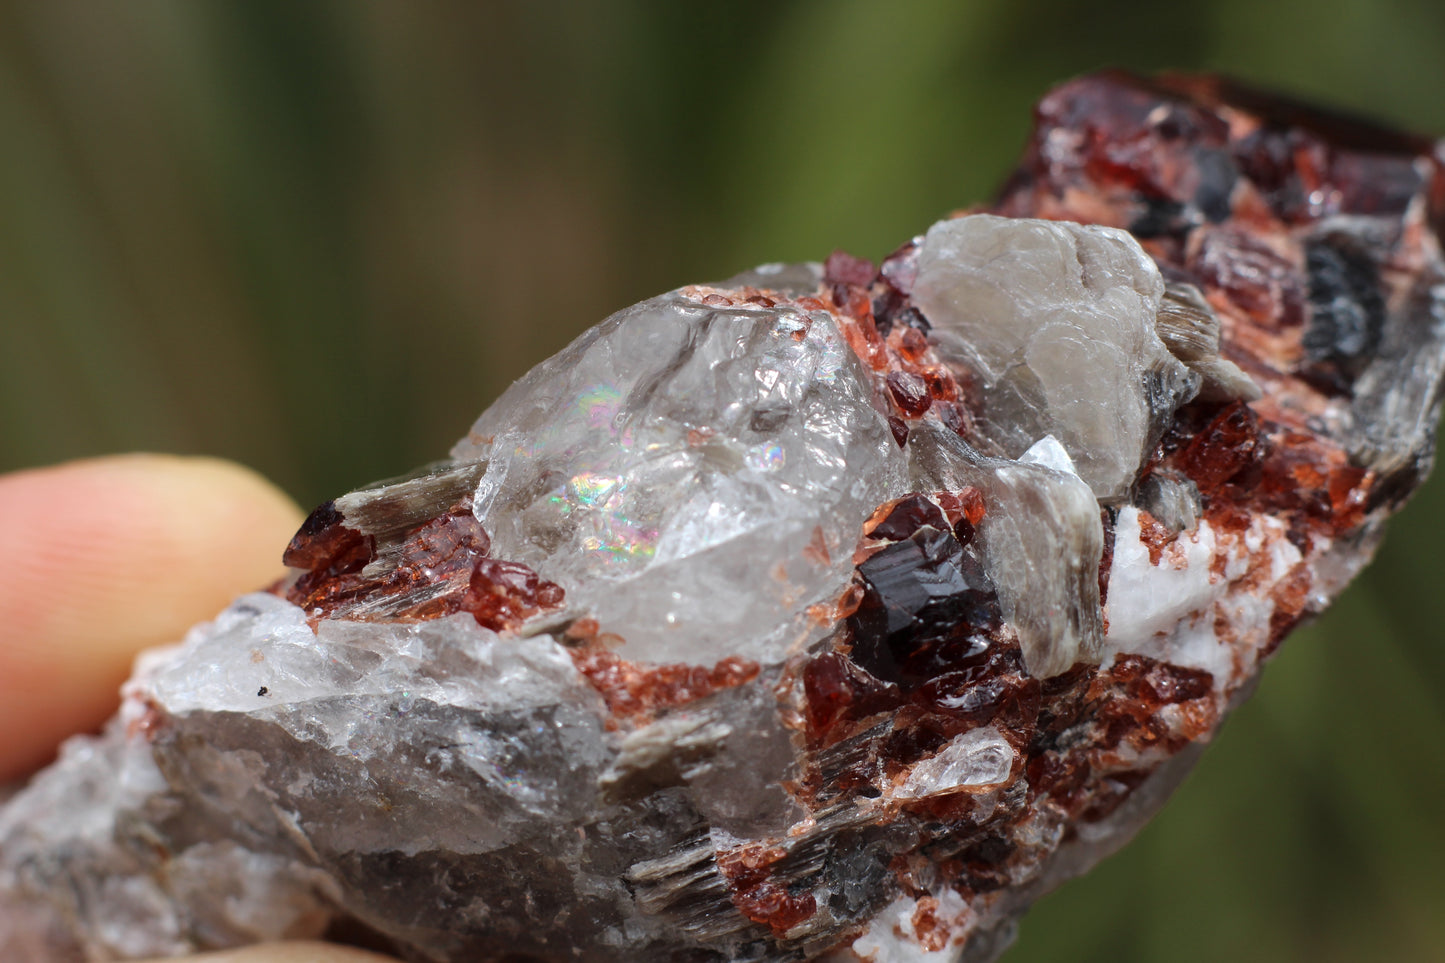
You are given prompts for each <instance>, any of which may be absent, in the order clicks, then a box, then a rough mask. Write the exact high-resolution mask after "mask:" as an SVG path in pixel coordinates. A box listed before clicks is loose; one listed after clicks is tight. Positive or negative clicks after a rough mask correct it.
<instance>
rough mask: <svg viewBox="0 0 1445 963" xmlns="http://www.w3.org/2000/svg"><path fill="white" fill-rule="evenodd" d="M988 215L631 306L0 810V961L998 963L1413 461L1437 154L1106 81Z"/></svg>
mask: <svg viewBox="0 0 1445 963" xmlns="http://www.w3.org/2000/svg"><path fill="white" fill-rule="evenodd" d="M1036 113H1037V126H1036V129H1035V132H1034V135H1033V138H1032V140H1031V142H1030V145H1029V147H1028V150H1027V152H1026V155H1025V157H1024V161H1023V163H1022V165H1021V166H1020V168H1019V170H1018V171H1017V172H1016V173H1015V175H1014V176H1013V178H1012V179H1011V180H1010V181H1009V183H1008V184H1007V186H1006V187H1005V189H1004V191H1003V193H1002V194H1001V196H1000V198H999V200H998V201H997V203H996V204H995V205H993V206H992V208H990V209H989V210H987V211H983V210H980V211H975V212H971V213H968V214H966V215H961V216H956V217H953V218H950V219H947V220H944V221H940V222H939V223H937V224H935V225H933V226H932V227H931V228H929V229H928V231H927V232H925V233H924V234H922V235H920V236H919V237H917V238H915V239H913V240H912V241H910V242H909V243H908V244H905V245H904V246H903V247H902V248H900V249H899V250H898V251H896V252H895V253H894V254H892V255H891V256H890V257H888V258H887V259H886V260H885V261H884V262H883V263H882V264H881V265H877V266H875V265H873V264H870V263H868V262H866V261H862V260H860V259H857V258H852V257H849V256H847V255H844V254H835V255H834V256H833V257H831V258H829V259H828V261H827V263H826V264H824V265H797V266H776V265H775V266H767V267H763V268H759V269H758V270H756V271H754V272H750V273H748V274H745V275H742V276H739V277H737V278H733V279H731V280H729V281H727V282H724V283H721V284H717V285H704V286H693V287H687V288H683V289H680V290H678V291H674V292H671V293H669V294H665V295H662V296H661V297H657V298H653V299H651V300H649V301H645V302H643V303H641V304H638V305H635V306H633V307H631V308H628V309H626V310H624V311H621V312H619V313H618V314H616V315H614V316H613V317H611V318H609V319H607V320H606V321H604V322H603V323H602V324H600V325H598V326H597V327H595V328H593V329H592V330H590V331H588V332H587V333H586V334H584V335H582V337H580V338H579V339H578V340H577V341H576V342H574V343H573V344H572V345H571V346H569V347H568V348H567V349H566V350H564V351H563V352H562V353H561V354H559V355H557V356H556V357H554V358H552V359H550V360H549V361H547V362H544V363H543V364H542V365H540V366H539V367H538V368H536V369H534V370H533V371H532V372H531V373H529V374H528V375H526V376H525V377H524V378H522V380H520V381H519V382H517V383H516V384H515V385H513V386H512V388H511V389H509V390H508V391H507V392H506V393H505V394H504V395H503V396H502V397H501V398H500V399H499V400H498V401H497V402H496V403H495V404H494V405H493V406H492V407H491V408H489V409H488V410H487V411H486V412H485V413H483V415H482V416H481V417H480V419H478V421H477V423H476V424H475V426H474V427H473V429H472V431H471V432H470V433H469V434H468V436H467V437H466V438H465V439H463V440H462V441H461V442H460V443H459V444H458V445H457V446H456V448H455V449H453V451H452V453H451V457H450V459H449V460H447V461H445V462H442V463H439V464H437V465H434V466H430V467H429V468H427V469H425V470H423V471H421V472H419V473H417V474H415V475H413V476H410V477H408V478H405V479H400V480H395V481H392V482H387V483H384V484H381V485H378V486H374V487H371V488H367V489H362V490H360V491H356V492H352V493H350V494H347V495H345V496H343V497H341V498H338V499H336V500H335V501H334V502H331V503H328V504H327V505H325V506H323V507H321V508H319V509H317V511H316V512H315V513H313V514H312V516H311V517H310V518H309V519H308V520H307V522H306V524H305V525H304V526H303V528H302V529H301V531H300V532H298V533H297V535H296V538H295V539H294V540H293V542H292V543H291V545H290V547H289V548H288V549H287V551H286V561H287V563H288V564H289V565H291V566H292V567H293V570H294V571H293V575H292V576H291V577H290V578H288V579H287V580H286V581H285V582H283V583H282V584H280V585H278V586H276V587H275V588H274V589H273V590H272V591H270V592H267V593H260V594H255V595H250V596H247V597H244V598H242V599H240V600H238V601H237V602H236V603H235V604H234V605H232V606H231V607H230V608H229V609H227V610H226V611H225V612H223V613H222V614H221V615H220V616H219V617H218V618H217V619H216V620H215V621H214V622H212V623H210V624H207V625H202V626H199V627H197V628H196V629H195V630H193V631H192V632H191V634H190V635H189V636H188V637H187V638H186V640H185V641H184V642H183V643H181V644H179V645H177V646H175V647H173V648H170V649H165V650H157V651H153V652H150V653H147V654H146V655H145V656H143V657H142V659H141V661H140V663H139V664H138V667H137V670H136V673H135V676H134V677H133V678H132V680H131V681H130V682H129V683H128V684H127V686H126V688H125V693H124V696H125V700H124V705H123V708H122V711H121V714H120V715H119V717H118V718H117V719H116V720H114V721H113V722H112V723H111V725H110V726H109V727H108V729H107V730H106V732H105V733H104V734H103V735H102V736H100V737H97V738H88V737H87V738H78V739H75V740H72V741H71V742H70V743H69V744H68V745H67V746H66V747H65V749H64V752H63V754H62V757H61V759H60V761H59V762H57V763H56V764H55V765H54V766H52V767H51V768H50V769H48V770H47V771H45V772H43V773H41V774H40V775H39V776H37V777H36V778H35V780H34V781H33V782H32V783H31V785H30V786H29V787H27V788H26V789H25V790H24V791H23V792H21V793H20V794H19V795H18V796H17V797H15V798H14V799H13V800H12V801H11V802H10V803H9V804H8V805H7V806H6V807H5V808H4V809H3V811H0V956H3V958H4V959H6V960H13V961H21V963H59V961H69V960H117V959H134V958H140V957H147V956H164V955H179V954H184V953H188V952H193V951H195V950H199V949H207V948H216V947H225V946H233V945H238V944H244V943H250V942H256V941H261V940H270V939H278V938H284V937H302V936H310V937H315V936H326V937H329V938H332V939H337V940H343V941H348V942H357V943H361V944H364V945H370V946H374V947H379V948H384V949H386V950H388V951H390V952H392V953H395V954H396V955H398V956H401V957H403V958H405V959H409V960H418V961H462V960H465V961H477V960H501V959H510V960H515V959H538V960H563V959H583V960H597V961H614V960H615V961H622V960H639V959H645V960H677V961H683V960H686V961H699V963H701V961H708V960H715V961H722V960H737V961H741V960H757V961H764V960H802V959H809V958H826V959H829V960H832V961H835V963H844V961H855V960H863V961H874V963H884V961H933V960H937V961H944V960H956V959H963V960H987V959H991V958H993V957H994V956H995V955H997V953H999V952H1001V951H1002V949H1003V947H1005V946H1006V945H1007V942H1008V940H1009V938H1010V935H1011V932H1012V927H1013V924H1014V921H1015V920H1016V918H1017V916H1018V915H1019V914H1020V913H1021V912H1022V911H1023V909H1024V908H1026V907H1027V905H1028V904H1029V902H1030V901H1031V900H1032V899H1033V898H1034V897H1036V896H1037V895H1038V894H1039V893H1041V892H1043V891H1045V890H1047V889H1048V888H1050V887H1051V886H1054V885H1056V884H1057V883H1058V882H1060V881H1061V880H1063V879H1066V878H1068V877H1070V876H1073V875H1076V874H1078V873H1080V872H1083V871H1085V870H1086V869H1087V868H1088V867H1089V866H1091V865H1092V864H1093V863H1094V862H1095V861H1097V860H1098V859H1099V858H1100V857H1101V856H1102V855H1104V854H1106V853H1107V852H1109V851H1111V850H1112V849H1114V848H1116V847H1117V846H1119V845H1121V844H1122V843H1123V842H1124V841H1126V840H1127V839H1128V838H1129V836H1130V835H1132V833H1133V832H1134V831H1135V830H1136V829H1137V828H1138V827H1139V826H1140V825H1141V824H1142V823H1143V821H1144V820H1145V819H1147V818H1148V816H1149V815H1151V814H1152V813H1153V812H1154V811H1155V810H1156V809H1157V807H1158V806H1159V805H1160V804H1161V803H1162V802H1163V800H1164V799H1165V797H1166V796H1167V795H1168V793H1169V791H1170V790H1171V789H1172V788H1173V786H1174V785H1175V784H1176V783H1177V781H1178V780H1179V779H1180V778H1181V777H1182V775H1183V774H1184V772H1185V771H1187V769H1188V767H1189V766H1190V765H1191V763H1192V762H1193V760H1194V758H1195V757H1196V755H1197V752H1198V750H1199V749H1200V747H1201V746H1202V745H1203V744H1204V743H1206V742H1207V741H1208V739H1209V738H1210V736H1211V735H1212V733H1213V732H1214V731H1215V730H1216V728H1217V727H1218V725H1219V723H1220V721H1221V719H1222V717H1223V716H1224V714H1225V713H1226V712H1227V711H1228V709H1229V708H1230V707H1231V706H1232V705H1234V704H1235V703H1236V702H1237V701H1238V700H1239V699H1241V698H1243V696H1244V694H1245V693H1247V691H1248V689H1249V686H1250V683H1251V680H1252V679H1253V678H1254V676H1255V675H1256V673H1257V672H1258V670H1259V668H1260V666H1261V664H1262V662H1263V661H1264V660H1265V659H1266V658H1267V657H1268V656H1269V654H1270V653H1271V652H1273V651H1274V649H1275V648H1276V647H1277V646H1278V645H1279V643H1280V641H1281V640H1282V639H1283V638H1284V636H1285V635H1286V634H1287V633H1288V632H1289V630H1290V629H1291V628H1292V627H1293V626H1294V625H1295V624H1297V623H1298V622H1299V621H1300V620H1301V619H1303V618H1306V617H1308V616H1309V615H1311V614H1314V613H1316V612H1318V611H1320V610H1321V609H1322V608H1323V607H1324V606H1325V605H1326V604H1327V603H1328V601H1329V600H1330V599H1331V598H1333V597H1334V596H1335V595H1336V594H1337V593H1338V592H1339V591H1340V589H1341V588H1342V587H1343V586H1344V584H1345V583H1346V582H1347V581H1348V580H1349V579H1350V577H1351V576H1352V575H1353V574H1354V573H1355V572H1356V571H1358V569H1359V568H1360V566H1362V565H1363V564H1364V563H1365V562H1366V561H1367V560H1368V558H1369V556H1370V554H1371V552H1372V551H1373V548H1374V546H1375V545H1376V543H1377V542H1378V539H1379V536H1380V534H1381V530H1382V524H1383V521H1384V519H1385V517H1386V516H1387V515H1388V514H1389V513H1390V512H1391V511H1392V510H1393V509H1395V508H1396V507H1398V505H1399V504H1400V503H1401V502H1402V501H1403V499H1404V498H1405V497H1406V496H1407V495H1408V494H1409V493H1410V491H1412V490H1413V489H1414V488H1415V487H1416V486H1417V485H1418V484H1419V483H1420V481H1421V480H1422V479H1423V477H1424V476H1425V474H1426V472H1427V471H1428V469H1429V466H1430V464H1431V461H1432V458H1433V447H1434V429H1435V424H1436V420H1437V418H1438V414H1439V405H1440V399H1441V394H1442V390H1441V378H1442V368H1445V283H1442V277H1445V275H1442V261H1441V256H1440V234H1439V231H1440V227H1441V225H1442V222H1445V173H1442V163H1441V157H1442V151H1441V150H1440V149H1439V148H1438V147H1437V146H1436V145H1435V144H1433V143H1431V142H1430V141H1428V140H1424V139H1419V138H1412V137H1409V136H1405V135H1399V134H1394V133H1390V132H1386V131H1380V130H1376V129H1374V128H1372V127H1370V126H1369V125H1367V124H1362V123H1360V122H1358V121H1353V120H1346V119H1340V118H1336V117H1333V116H1330V115H1325V114H1321V113H1317V112H1313V111H1310V110H1308V109H1305V108H1301V107H1298V106H1296V105H1292V104H1281V103H1279V102H1274V101H1269V100H1267V99H1265V98H1262V97H1261V96H1260V95H1258V94H1255V93H1253V92H1250V91H1246V90H1240V89H1236V88H1233V87H1231V86H1229V85H1228V84H1225V83H1222V82H1219V81H1217V80H1213V79H1210V78H1197V77H1169V78H1162V79H1157V80H1149V81H1145V80H1139V79H1136V78H1131V77H1127V76H1124V75H1119V74H1104V75H1098V76H1094V77H1086V78H1083V79H1080V80H1077V81H1073V82H1071V83H1068V84H1065V85H1064V86H1062V87H1060V88H1058V89H1057V90H1055V91H1053V92H1052V93H1050V94H1049V95H1048V96H1047V97H1045V98H1044V100H1043V101H1042V102H1041V103H1040V105H1039V107H1038V109H1037V112H1036Z"/></svg>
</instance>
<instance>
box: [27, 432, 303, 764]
mask: <svg viewBox="0 0 1445 963" xmlns="http://www.w3.org/2000/svg"><path fill="white" fill-rule="evenodd" d="M300 518H301V513H300V511H299V510H298V509H297V508H296V506H295V505H294V504H293V503H292V502H291V501H290V499H288V498H287V497H286V496H285V495H284V494H282V493H281V492H280V491H279V490H278V489H276V488H275V487H274V486H273V485H271V484H270V483H269V482H267V481H265V480H264V479H263V478H261V477H260V476H259V475H257V474H256V473H254V472H252V471H250V470H248V469H245V468H242V467H241V466H239V465H235V464H232V463H229V462H224V461H220V460H217V459H212V458H184V457H177V456H168V455H122V456H112V457H106V458H96V459H90V460H86V461H78V462H71V463H68V464H64V465H58V466H54V467H50V468H39V469H33V470H28V471H21V472H15V473H13V474H10V475H5V476H0V732H4V733H5V738H3V739H0V781H3V780H4V779H7V778H14V777H16V776H18V775H21V774H23V773H24V772H26V771H28V770H29V769H32V768H34V767H36V766H38V765H39V764H41V763H43V762H44V761H45V760H46V759H47V758H49V756H50V755H51V754H52V753H53V752H54V750H55V747H56V746H57V745H58V744H59V743H60V741H61V740H62V739H64V738H65V737H66V736H68V735H70V734H72V733H74V732H79V731H85V730H88V729H92V728H94V727H96V726H98V725H99V724H100V723H101V722H102V721H104V719H105V718H106V717H107V716H109V715H110V714H112V713H113V712H114V711H115V709H116V706H117V701H118V698H117V689H118V687H119V685H120V683H121V682H122V681H123V680H124V679H125V676H126V674H127V672H128V670H129V667H130V663H131V660H132V658H133V657H134V655H135V653H136V652H137V651H139V650H140V649H142V648H145V647H146V646H150V645H157V644H161V643H167V642H174V641H177V640H179V639H180V638H181V637H182V635H183V634H184V633H185V631H186V629H187V628H188V627H189V626H191V625H192V624H193V623H195V622H197V621H200V620H202V619H205V618H209V617H211V616H213V615H215V614H216V612H217V611H219V610H220V609H221V608H222V607H223V606H224V605H225V604H226V603H227V602H228V601H229V600H230V599H231V598H232V597H233V596H235V595H236V594H238V593H240V592H244V591H247V590H250V589H255V588H258V587H260V586H262V585H265V584H266V583H267V582H268V581H270V580H273V579H275V578H276V577H277V576H278V575H280V574H281V573H282V571H283V569H282V566H281V561H280V554H281V548H282V547H283V546H284V545H285V544H286V540H287V538H289V537H290V535H291V533H292V532H293V531H294V530H295V528H296V526H297V525H298V523H299V521H300Z"/></svg>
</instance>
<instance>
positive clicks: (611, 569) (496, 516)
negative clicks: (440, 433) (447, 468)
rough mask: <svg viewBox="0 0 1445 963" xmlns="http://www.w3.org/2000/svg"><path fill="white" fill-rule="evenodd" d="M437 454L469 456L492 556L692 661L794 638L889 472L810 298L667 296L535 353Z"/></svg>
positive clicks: (868, 392)
mask: <svg viewBox="0 0 1445 963" xmlns="http://www.w3.org/2000/svg"><path fill="white" fill-rule="evenodd" d="M761 277H762V279H764V280H765V279H766V278H767V276H766V275H761ZM452 455H453V457H454V458H457V459H459V460H469V459H486V460H487V469H486V473H485V474H484V475H483V477H482V480H481V483H480V486H479V489H478V493H477V496H476V499H475V504H476V505H477V506H478V511H477V515H478V518H479V519H480V521H481V522H482V524H483V526H484V527H485V528H486V529H487V531H488V533H489V534H490V535H491V537H492V544H493V551H494V554H496V555H498V556H499V557H502V558H510V559H514V560H516V561H520V562H524V563H526V564H528V565H531V566H532V567H534V568H536V569H537V571H539V572H540V573H541V574H542V575H544V576H545V577H547V578H549V579H552V580H554V581H558V582H561V583H564V584H566V585H567V586H569V590H568V600H569V602H570V604H571V607H572V608H573V609H574V610H575V611H577V612H579V613H585V614H588V615H591V616H593V617H595V618H597V619H598V620H599V621H601V622H602V623H603V624H605V625H607V626H608V628H609V630H610V631H613V632H616V633H619V634H620V635H622V636H623V637H624V638H626V639H627V643H626V646H627V647H626V649H625V653H624V654H625V655H626V656H627V657H628V658H632V659H652V660H664V661H689V662H697V663H699V664H702V663H712V662H716V661H717V660H718V659H719V658H721V657H723V656H725V655H738V656H742V657H746V658H750V659H757V658H768V657H776V656H777V654H778V652H780V651H784V650H786V649H787V648H788V646H789V645H791V644H793V643H795V642H797V641H799V640H800V639H801V638H803V637H804V636H805V635H806V633H807V631H808V626H807V625H806V624H804V623H803V622H801V621H799V616H800V615H801V613H802V612H803V611H804V610H805V609H806V607H807V606H808V605H811V604H813V603H816V602H819V601H823V600H824V599H825V598H826V597H828V596H830V595H836V594H837V592H838V591H839V590H840V589H841V587H842V585H843V583H844V582H845V581H846V580H847V577H848V573H849V572H850V571H851V569H852V562H851V560H850V558H849V553H850V552H851V550H852V545H853V542H854V541H856V539H857V537H858V530H859V527H860V526H861V525H862V522H863V519H865V518H867V516H868V514H869V512H871V511H872V510H873V509H874V508H875V507H876V506H877V505H878V504H880V503H881V502H884V501H886V500H888V499H889V498H893V497H896V496H897V495H899V494H901V493H902V491H903V487H902V486H903V482H904V478H905V468H904V465H905V459H904V457H903V454H902V452H900V451H899V450H898V446H897V445H896V444H895V443H894V441H893V439H892V437H891V436H890V434H889V430H888V426H887V424H886V423H885V421H884V419H883V417H882V415H880V414H879V412H878V411H877V410H875V409H874V407H873V405H872V389H871V388H870V387H869V385H868V382H867V379H866V378H865V376H864V374H863V371H862V366H861V364H860V362H859V360H858V358H857V357H856V356H854V354H853V353H852V352H851V351H850V350H849V349H848V346H847V345H846V344H845V343H844V341H843V339H842V337H841V335H840V333H839V332H838V329H837V327H836V326H835V324H834V322H833V320H832V319H831V317H830V316H829V315H828V313H827V312H825V311H813V312H805V311H801V310H799V309H797V308H791V307H789V308H767V307H758V306H754V305H742V306H740V307H731V306H730V307H715V306H709V305H707V304H704V303H702V302H701V301H700V300H699V299H696V298H693V297H688V296H686V295H685V294H680V293H674V294H668V295H664V296H662V297H659V298H653V299H652V300H650V301H644V302H642V303H641V304H638V305H636V306H634V307H631V308H628V309H627V310H625V311H621V312H619V313H618V314H616V315H614V316H613V317H611V318H609V319H608V320H607V321H604V322H603V323H602V324H600V325H598V326H597V327H596V328H593V329H592V330H591V331H589V332H587V333H586V334H584V335H583V336H582V337H581V338H580V339H578V340H577V341H576V342H574V343H573V344H572V345H571V346H569V347H568V348H567V349H566V350H564V351H562V352H561V353H560V354H558V355H557V356H556V357H554V358H552V359H550V360H548V361H545V362H543V363H542V364H540V365H538V366H537V367H536V368H535V369H534V370H533V371H531V372H530V373H529V374H528V375H527V376H526V377H524V378H522V379H521V380H520V381H518V382H517V383H516V384H515V385H513V386H512V387H511V388H510V389H509V390H508V391H507V392H506V393H505V394H503V395H502V397H501V398H500V399H498V401H497V403H496V404H494V405H493V406H492V407H491V408H489V409H488V410H487V411H486V412H485V413H484V414H483V415H482V416H481V418H479V419H478V420H477V423H476V425H474V426H473V428H472V431H471V433H470V435H469V436H468V438H467V439H466V440H465V441H463V442H462V443H460V444H459V445H458V446H457V447H456V449H455V450H453V452H452ZM810 543H816V544H817V545H818V546H819V547H820V548H821V549H822V551H815V552H805V551H804V549H805V548H807V547H808V545H809V544H810ZM759 559H772V561H770V562H766V563H759V561H758V560H759Z"/></svg>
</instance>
